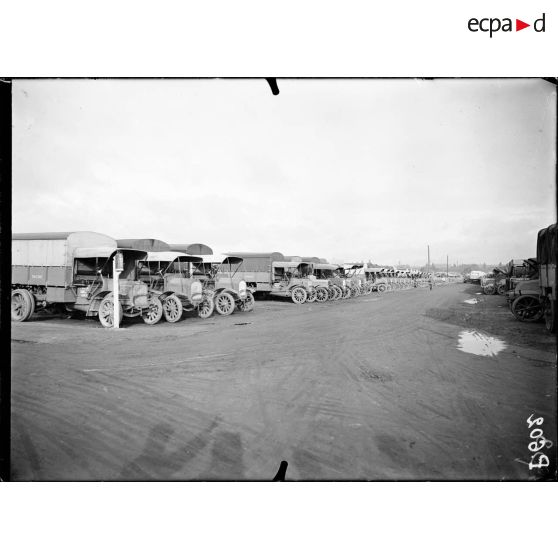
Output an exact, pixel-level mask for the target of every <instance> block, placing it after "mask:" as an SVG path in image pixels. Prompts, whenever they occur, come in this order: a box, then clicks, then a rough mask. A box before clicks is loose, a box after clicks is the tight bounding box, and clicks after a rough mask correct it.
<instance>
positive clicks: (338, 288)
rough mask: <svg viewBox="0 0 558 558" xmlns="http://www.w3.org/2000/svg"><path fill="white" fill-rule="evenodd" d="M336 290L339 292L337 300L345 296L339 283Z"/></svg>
mask: <svg viewBox="0 0 558 558" xmlns="http://www.w3.org/2000/svg"><path fill="white" fill-rule="evenodd" d="M335 292H336V293H337V300H341V299H342V298H343V289H342V288H341V287H340V286H339V285H335Z"/></svg>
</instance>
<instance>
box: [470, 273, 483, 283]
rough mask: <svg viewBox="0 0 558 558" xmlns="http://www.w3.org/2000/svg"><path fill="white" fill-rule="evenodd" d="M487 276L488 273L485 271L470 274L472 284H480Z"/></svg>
mask: <svg viewBox="0 0 558 558" xmlns="http://www.w3.org/2000/svg"><path fill="white" fill-rule="evenodd" d="M485 275H486V273H485V272H484V271H479V270H474V271H471V273H469V281H470V282H471V283H479V284H480V281H481V278H482V277H484V276H485Z"/></svg>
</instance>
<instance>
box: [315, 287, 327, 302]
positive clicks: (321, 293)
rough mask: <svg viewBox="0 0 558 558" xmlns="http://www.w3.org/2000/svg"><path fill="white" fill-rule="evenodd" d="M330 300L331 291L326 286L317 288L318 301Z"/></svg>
mask: <svg viewBox="0 0 558 558" xmlns="http://www.w3.org/2000/svg"><path fill="white" fill-rule="evenodd" d="M328 300H329V293H328V292H327V289H325V288H324V287H318V288H317V289H316V302H327V301H328Z"/></svg>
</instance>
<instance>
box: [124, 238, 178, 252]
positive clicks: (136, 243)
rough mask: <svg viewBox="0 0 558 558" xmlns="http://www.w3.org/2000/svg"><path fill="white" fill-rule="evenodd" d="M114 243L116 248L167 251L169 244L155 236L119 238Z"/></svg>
mask: <svg viewBox="0 0 558 558" xmlns="http://www.w3.org/2000/svg"><path fill="white" fill-rule="evenodd" d="M116 243H117V244H118V248H130V249H132V250H143V251H144V252H164V251H169V250H170V247H169V245H168V244H167V243H166V242H164V241H162V240H159V239H157V238H119V239H118V240H117V241H116Z"/></svg>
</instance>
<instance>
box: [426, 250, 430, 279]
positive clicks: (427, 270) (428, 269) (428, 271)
mask: <svg viewBox="0 0 558 558" xmlns="http://www.w3.org/2000/svg"><path fill="white" fill-rule="evenodd" d="M426 246H427V248H428V265H427V267H426V272H427V273H430V244H427V245H426Z"/></svg>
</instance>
